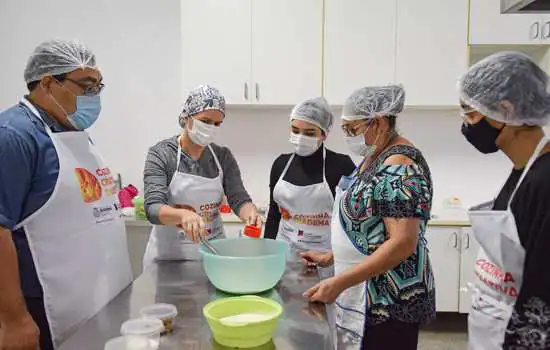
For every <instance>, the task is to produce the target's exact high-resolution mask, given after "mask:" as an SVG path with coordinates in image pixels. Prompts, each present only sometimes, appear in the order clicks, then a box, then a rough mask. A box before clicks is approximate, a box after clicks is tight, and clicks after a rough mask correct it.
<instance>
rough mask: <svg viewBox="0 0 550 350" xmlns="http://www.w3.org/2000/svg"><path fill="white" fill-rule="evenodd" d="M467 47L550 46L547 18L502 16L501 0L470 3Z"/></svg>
mask: <svg viewBox="0 0 550 350" xmlns="http://www.w3.org/2000/svg"><path fill="white" fill-rule="evenodd" d="M470 44H472V45H545V44H550V15H541V14H529V13H522V14H501V13H500V0H470Z"/></svg>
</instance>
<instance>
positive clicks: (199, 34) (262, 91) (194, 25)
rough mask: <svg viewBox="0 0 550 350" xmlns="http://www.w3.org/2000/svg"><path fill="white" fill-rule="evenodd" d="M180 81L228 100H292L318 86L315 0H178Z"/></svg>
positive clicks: (318, 4) (319, 11) (319, 7)
mask: <svg viewBox="0 0 550 350" xmlns="http://www.w3.org/2000/svg"><path fill="white" fill-rule="evenodd" d="M181 13H182V19H181V20H182V40H183V43H182V57H183V62H182V71H183V74H182V79H183V80H182V83H183V91H184V93H187V92H188V91H189V90H190V89H192V88H193V87H195V86H197V85H200V84H212V85H215V86H217V87H219V89H220V90H221V92H222V93H223V94H224V95H225V96H226V98H227V102H228V103H230V104H268V105H271V104H273V105H277V104H279V105H292V104H295V103H297V102H300V101H302V100H304V99H306V98H310V97H312V96H319V95H320V94H321V76H322V49H321V47H322V23H323V22H322V21H323V1H322V0H301V1H298V2H296V1H292V0H278V1H272V0H253V1H252V0H232V1H226V0H182V2H181Z"/></svg>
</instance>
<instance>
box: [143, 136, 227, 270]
mask: <svg viewBox="0 0 550 350" xmlns="http://www.w3.org/2000/svg"><path fill="white" fill-rule="evenodd" d="M208 150H209V151H210V152H211V153H212V157H214V161H215V162H216V165H217V167H218V172H219V174H218V176H217V177H215V178H213V179H210V178H206V177H202V176H198V175H192V174H186V173H182V172H179V165H180V159H181V145H180V140H179V138H178V155H177V157H178V160H177V166H176V172H175V173H174V176H173V177H172V180H171V181H170V185H169V195H168V205H170V206H173V207H178V206H185V207H186V208H192V209H193V210H194V211H195V212H196V213H197V214H199V215H200V216H201V217H202V218H203V219H204V222H205V223H206V230H207V232H208V236H207V237H206V238H207V239H208V240H212V239H216V238H223V237H225V234H224V229H223V222H222V218H221V215H220V210H219V206H220V203H221V201H222V198H223V195H224V191H223V182H222V179H223V172H222V167H221V165H220V162H219V160H218V158H217V157H216V154H215V153H214V151H213V150H212V147H210V146H208ZM200 259H201V256H200V253H199V245H198V244H197V243H195V242H193V241H192V240H191V239H189V238H187V236H186V235H185V233H184V232H183V231H182V230H181V229H179V228H177V227H174V226H165V225H155V226H154V227H153V230H152V231H151V236H150V237H149V242H148V243H147V248H146V250H145V255H144V257H143V269H145V268H147V267H148V266H149V265H150V264H151V263H152V262H153V261H154V260H200Z"/></svg>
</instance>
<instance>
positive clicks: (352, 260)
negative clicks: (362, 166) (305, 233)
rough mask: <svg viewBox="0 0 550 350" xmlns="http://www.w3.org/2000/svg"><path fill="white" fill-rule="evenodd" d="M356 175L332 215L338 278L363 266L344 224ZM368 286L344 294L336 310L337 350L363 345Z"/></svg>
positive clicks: (345, 182) (342, 187)
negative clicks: (344, 211)
mask: <svg viewBox="0 0 550 350" xmlns="http://www.w3.org/2000/svg"><path fill="white" fill-rule="evenodd" d="M356 172H357V169H356V171H354V173H353V174H352V175H351V176H350V177H347V176H344V177H342V179H341V180H340V183H339V184H338V187H337V188H336V199H335V202H334V210H333V212H332V224H331V231H332V239H331V241H332V251H333V253H334V274H335V275H339V274H341V273H343V272H344V271H345V270H347V269H349V268H351V267H352V266H355V265H357V264H359V263H360V262H361V261H362V260H363V259H364V258H365V257H366V255H363V254H362V253H361V252H359V251H358V250H357V248H355V247H354V246H353V244H352V243H351V241H350V239H349V238H348V236H347V234H346V232H345V231H344V229H343V227H342V224H341V222H340V202H341V201H342V197H343V196H344V193H345V191H347V189H348V188H349V187H350V185H351V184H352V181H354V180H356V176H355V174H356ZM366 289H367V282H362V283H359V284H357V285H355V286H353V287H351V288H348V289H346V290H344V291H343V292H342V294H340V295H339V296H338V298H337V299H336V302H335V303H334V305H327V307H329V308H330V307H332V308H333V310H334V311H333V312H334V314H335V318H336V336H335V343H336V344H335V348H336V349H345V350H356V349H357V350H359V349H361V346H362V345H361V343H362V341H363V333H364V329H365V322H366V316H365V315H366V313H365V311H366V310H367V294H366Z"/></svg>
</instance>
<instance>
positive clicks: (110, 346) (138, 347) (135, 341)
mask: <svg viewBox="0 0 550 350" xmlns="http://www.w3.org/2000/svg"><path fill="white" fill-rule="evenodd" d="M158 348H159V343H158V342H157V343H155V342H153V341H150V340H147V339H145V338H142V337H135V336H122V337H118V338H114V339H111V340H109V341H108V342H107V343H106V344H105V347H104V350H158Z"/></svg>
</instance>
